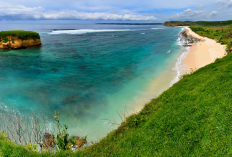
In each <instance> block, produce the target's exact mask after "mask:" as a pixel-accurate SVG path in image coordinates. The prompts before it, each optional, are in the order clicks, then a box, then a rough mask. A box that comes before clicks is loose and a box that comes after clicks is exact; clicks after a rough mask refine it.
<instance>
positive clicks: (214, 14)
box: [210, 11, 218, 17]
mask: <svg viewBox="0 0 232 157" xmlns="http://www.w3.org/2000/svg"><path fill="white" fill-rule="evenodd" d="M217 15H218V12H217V11H212V12H211V13H210V16H212V17H213V16H217Z"/></svg>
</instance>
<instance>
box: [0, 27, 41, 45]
mask: <svg viewBox="0 0 232 157" xmlns="http://www.w3.org/2000/svg"><path fill="white" fill-rule="evenodd" d="M9 36H11V37H18V38H19V39H22V40H27V39H34V40H36V39H40V36H39V34H38V33H36V32H32V31H23V30H11V31H1V32H0V41H3V42H8V41H9V39H8V37H9Z"/></svg>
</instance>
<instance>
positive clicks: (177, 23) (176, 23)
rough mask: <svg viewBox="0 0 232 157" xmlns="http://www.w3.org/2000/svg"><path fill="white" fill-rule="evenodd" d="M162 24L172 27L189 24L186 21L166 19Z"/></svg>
mask: <svg viewBox="0 0 232 157" xmlns="http://www.w3.org/2000/svg"><path fill="white" fill-rule="evenodd" d="M164 26H172V27H175V26H189V23H187V22H167V21H165V22H164Z"/></svg>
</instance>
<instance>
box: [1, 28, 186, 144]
mask: <svg viewBox="0 0 232 157" xmlns="http://www.w3.org/2000/svg"><path fill="white" fill-rule="evenodd" d="M181 29H182V28H179V27H164V26H162V25H155V26H142V25H139V26H136V25H126V26H124V25H67V24H65V25H57V24H56V25H48V24H46V25H45V24H44V25H36V24H27V25H25V24H17V25H13V24H8V25H7V24H2V25H1V26H0V31H3V30H31V31H36V32H38V33H39V34H40V36H41V41H42V46H41V47H32V48H27V49H20V50H12V51H5V50H1V51H0V105H1V106H3V108H4V110H5V111H6V112H10V111H11V108H14V109H15V108H16V109H17V110H21V111H22V113H23V115H24V116H29V117H30V115H31V112H33V113H37V114H38V115H43V116H44V117H45V119H46V122H47V129H50V130H52V129H53V127H55V124H56V123H55V120H54V117H53V114H54V111H58V112H60V119H61V123H62V124H67V126H68V127H69V128H68V132H69V133H70V135H75V136H85V135H88V138H87V140H89V141H97V140H99V139H101V138H103V137H104V136H106V135H107V134H108V133H109V132H110V131H112V130H114V129H116V128H117V127H118V126H119V125H120V124H121V122H122V121H123V120H125V117H127V116H129V115H130V114H132V113H136V112H138V111H139V110H141V109H142V107H143V106H144V104H145V103H147V102H149V101H150V100H151V99H152V98H155V97H157V96H158V95H159V94H160V93H162V92H163V91H165V90H167V89H168V88H169V87H170V86H172V84H173V83H175V82H176V81H177V80H178V77H179V76H178V75H179V74H178V70H177V69H178V66H179V64H180V63H179V62H180V57H181V56H183V53H184V52H186V49H185V48H183V47H182V46H181V45H180V44H179V42H178V34H179V33H180V32H181ZM38 111H39V112H38Z"/></svg>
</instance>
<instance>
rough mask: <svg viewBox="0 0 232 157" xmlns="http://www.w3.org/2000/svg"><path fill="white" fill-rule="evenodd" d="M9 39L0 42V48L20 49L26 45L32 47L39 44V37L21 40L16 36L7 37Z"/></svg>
mask: <svg viewBox="0 0 232 157" xmlns="http://www.w3.org/2000/svg"><path fill="white" fill-rule="evenodd" d="M7 38H8V39H10V40H11V41H8V42H6V43H5V42H4V41H1V42H0V49H10V48H11V49H20V48H27V47H33V46H39V45H41V40H40V39H35V40H34V39H27V40H22V39H19V38H18V37H7Z"/></svg>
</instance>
